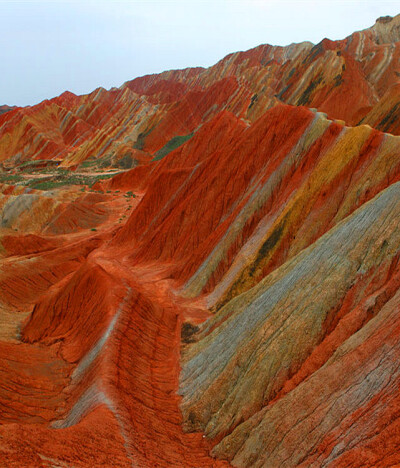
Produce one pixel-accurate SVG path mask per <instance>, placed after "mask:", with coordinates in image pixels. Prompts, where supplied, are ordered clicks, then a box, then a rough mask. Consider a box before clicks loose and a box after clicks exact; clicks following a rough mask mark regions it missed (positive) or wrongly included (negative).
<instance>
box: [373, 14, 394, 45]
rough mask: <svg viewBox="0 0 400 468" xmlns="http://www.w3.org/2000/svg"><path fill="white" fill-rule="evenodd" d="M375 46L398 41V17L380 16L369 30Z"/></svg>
mask: <svg viewBox="0 0 400 468" xmlns="http://www.w3.org/2000/svg"><path fill="white" fill-rule="evenodd" d="M370 31H372V32H373V33H374V35H375V42H376V43H377V44H388V43H391V42H398V41H400V15H396V16H394V17H393V16H381V17H379V18H378V19H377V20H376V21H375V24H374V25H373V26H372V27H371V28H370Z"/></svg>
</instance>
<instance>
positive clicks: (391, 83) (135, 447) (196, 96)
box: [0, 16, 400, 468]
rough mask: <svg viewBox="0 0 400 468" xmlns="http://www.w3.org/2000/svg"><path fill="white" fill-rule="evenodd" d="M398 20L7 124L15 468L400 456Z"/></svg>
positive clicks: (1, 210) (2, 449) (5, 337)
mask: <svg viewBox="0 0 400 468" xmlns="http://www.w3.org/2000/svg"><path fill="white" fill-rule="evenodd" d="M399 22H400V16H398V17H395V18H390V17H384V18H379V19H378V20H377V22H376V24H375V25H374V26H373V27H372V28H369V29H366V30H364V31H360V32H356V33H354V34H352V35H351V36H349V37H348V38H346V39H344V40H342V41H335V42H334V41H330V40H328V39H324V40H323V41H322V42H321V43H320V44H318V45H315V46H314V45H313V44H310V43H301V44H292V45H290V46H287V47H277V46H269V45H262V46H259V47H257V48H255V49H252V50H250V51H247V52H238V53H234V54H231V55H229V56H227V57H225V58H224V59H222V60H221V61H220V62H218V63H217V64H216V65H214V66H213V67H210V68H208V69H203V68H193V69H186V70H177V71H169V72H164V73H162V74H159V75H152V76H147V77H142V78H137V79H135V80H133V81H129V82H127V83H125V84H124V85H123V86H121V88H119V89H116V88H113V89H112V90H110V91H106V90H104V89H98V90H95V91H94V92H93V93H91V94H89V95H86V96H75V95H73V94H72V93H68V92H66V93H64V94H62V95H61V96H59V97H57V98H54V99H51V100H49V101H44V102H43V103H41V104H39V105H37V106H34V107H28V108H16V109H12V110H9V111H8V112H6V113H4V114H3V115H1V116H0V162H1V164H2V172H1V173H0V177H1V181H2V183H1V184H0V408H1V411H0V423H1V424H0V438H1V443H0V460H1V462H2V464H3V465H4V466H10V467H21V466H27V467H28V466H29V467H36V466H37V467H48V466H79V467H89V466H106V467H108V466H121V467H125V466H135V467H136V466H140V467H170V466H173V467H199V468H203V467H219V466H221V467H222V466H231V465H232V466H238V467H253V466H254V467H257V466H260V467H261V466H265V467H271V468H274V467H277V466H304V467H306V466H332V467H333V466H334V467H347V466H360V467H361V466H363V467H365V466H371V467H372V466H396V465H398V464H400V455H399V454H400V437H399V427H398V422H397V421H398V412H399V401H398V400H399V397H398V387H399V384H400V374H399V371H398V360H399V354H398V347H399V342H400V341H399V336H398V335H399V330H400V326H399V325H400V322H399V320H400V316H399V311H400V307H399V306H400V293H399V287H400V263H399V258H400V228H399V222H398V221H399V219H400V136H398V135H399V131H400V127H399V118H398V117H399V112H400V105H398V104H399V102H400V91H399V90H400V83H399V76H400V68H399V67H400V63H399V54H400V42H399V41H400V37H399V24H400V23H399ZM71 169H72V171H71Z"/></svg>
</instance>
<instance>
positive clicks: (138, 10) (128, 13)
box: [0, 0, 400, 105]
mask: <svg viewBox="0 0 400 468" xmlns="http://www.w3.org/2000/svg"><path fill="white" fill-rule="evenodd" d="M398 13H400V2H399V1H398V0H396V1H380V0H373V1H369V0H354V1H352V0H343V1H340V0H335V1H332V0H318V1H311V0H310V1H302V0H298V1H283V0H263V1H262V0H259V1H256V0H254V1H251V0H237V1H235V0H212V1H208V0H202V1H201V0H197V1H195V0H174V1H171V0H164V1H162V0H159V1H153V0H146V1H144V0H143V1H138V0H136V1H133V0H132V1H106V0H103V1H101V0H100V1H90V0H86V1H85V0H80V1H68V2H67V1H57V0H52V1H47V2H44V1H40V2H39V1H24V2H22V1H17V0H14V1H4V0H0V21H1V24H0V27H1V35H0V59H1V62H0V105H1V104H9V105H13V104H15V105H31V104H36V103H38V102H40V101H42V100H43V99H46V98H51V97H53V96H57V95H59V94H61V93H62V92H63V91H65V90H70V91H72V92H74V93H76V94H83V93H88V92H90V91H92V90H93V89H95V88H96V87H98V86H103V87H105V88H110V87H112V86H120V85H121V84H122V83H124V82H125V81H127V80H129V79H132V78H135V77H137V76H141V75H145V74H148V73H156V72H161V71H163V70H168V69H172V68H184V67H189V66H198V65H200V66H204V67H207V66H210V65H212V64H214V63H215V62H217V61H218V60H219V59H221V58H222V57H224V56H225V55H227V54H228V53H230V52H235V51H238V50H247V49H249V48H251V47H255V46H257V45H259V44H265V43H269V44H278V45H287V44H289V43H291V42H301V41H303V40H309V41H312V42H314V43H317V42H319V41H320V40H321V39H323V38H324V37H328V38H330V39H342V38H344V37H346V36H348V35H349V34H351V33H352V32H353V31H357V30H360V29H364V28H366V27H369V26H372V25H373V24H374V22H375V19H376V18H377V17H379V16H384V15H391V16H395V15H396V14H398Z"/></svg>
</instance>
